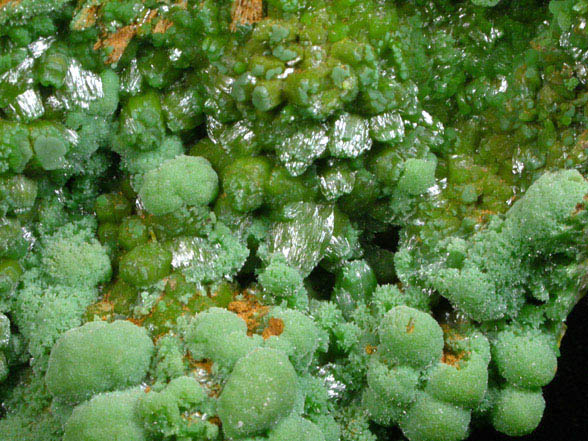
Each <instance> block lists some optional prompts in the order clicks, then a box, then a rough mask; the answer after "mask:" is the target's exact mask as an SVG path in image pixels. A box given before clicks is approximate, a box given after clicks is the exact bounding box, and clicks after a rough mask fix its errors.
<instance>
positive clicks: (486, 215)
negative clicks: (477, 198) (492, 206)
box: [478, 210, 496, 224]
mask: <svg viewBox="0 0 588 441" xmlns="http://www.w3.org/2000/svg"><path fill="white" fill-rule="evenodd" d="M495 214H496V212H494V211H492V210H480V212H479V215H478V223H480V224H485V223H487V222H488V220H489V219H490V216H493V215H495Z"/></svg>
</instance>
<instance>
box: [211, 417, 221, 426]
mask: <svg viewBox="0 0 588 441" xmlns="http://www.w3.org/2000/svg"><path fill="white" fill-rule="evenodd" d="M208 422H209V423H212V424H215V425H217V426H219V427H220V426H221V425H222V423H221V420H220V418H219V417H217V416H213V417H210V418H209V419H208Z"/></svg>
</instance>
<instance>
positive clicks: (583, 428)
mask: <svg viewBox="0 0 588 441" xmlns="http://www.w3.org/2000/svg"><path fill="white" fill-rule="evenodd" d="M567 326H568V329H567V331H566V334H565V336H564V338H563V340H562V343H561V347H560V349H561V357H560V358H559V359H558V366H557V374H556V375H555V378H554V379H553V381H552V382H551V383H550V384H549V385H548V386H546V387H545V388H543V395H544V396H545V402H546V407H545V415H544V416H543V420H542V421H541V424H540V425H539V427H538V428H537V429H536V430H535V431H534V432H533V433H532V434H530V435H527V436H523V437H519V438H512V437H508V436H505V435H501V434H500V433H498V432H496V431H494V430H493V429H485V430H478V431H474V432H472V434H471V435H470V437H469V438H468V441H514V440H519V441H573V440H582V441H585V440H588V297H585V298H584V299H582V300H581V301H580V303H578V305H576V307H575V308H574V310H573V311H572V313H571V314H570V316H569V317H568V320H567Z"/></svg>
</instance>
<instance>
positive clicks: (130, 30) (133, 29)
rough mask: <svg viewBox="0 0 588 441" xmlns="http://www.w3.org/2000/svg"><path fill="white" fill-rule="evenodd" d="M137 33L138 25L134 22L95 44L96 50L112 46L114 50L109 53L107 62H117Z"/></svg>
mask: <svg viewBox="0 0 588 441" xmlns="http://www.w3.org/2000/svg"><path fill="white" fill-rule="evenodd" d="M136 34H137V25H135V24H132V25H128V26H124V27H122V28H120V29H119V30H118V31H116V32H115V33H114V34H112V35H109V36H108V37H106V38H105V39H104V40H99V41H97V42H96V44H95V45H94V50H95V51H96V50H98V49H101V48H103V47H111V48H112V52H110V54H108V58H107V59H106V63H108V64H111V63H116V62H117V61H118V60H120V57H122V54H123V53H124V52H125V49H126V48H127V46H128V45H129V43H130V42H131V40H132V39H133V37H134V36H135V35H136Z"/></svg>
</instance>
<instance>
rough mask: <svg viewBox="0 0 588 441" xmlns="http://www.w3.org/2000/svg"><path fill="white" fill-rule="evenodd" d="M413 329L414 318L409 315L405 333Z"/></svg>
mask: <svg viewBox="0 0 588 441" xmlns="http://www.w3.org/2000/svg"><path fill="white" fill-rule="evenodd" d="M413 331H414V319H413V318H412V317H411V318H410V320H409V321H408V324H407V325H406V333H407V334H412V333H413Z"/></svg>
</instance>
